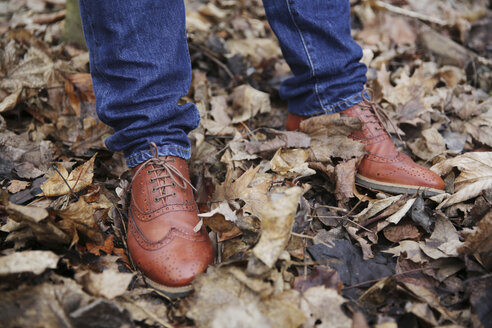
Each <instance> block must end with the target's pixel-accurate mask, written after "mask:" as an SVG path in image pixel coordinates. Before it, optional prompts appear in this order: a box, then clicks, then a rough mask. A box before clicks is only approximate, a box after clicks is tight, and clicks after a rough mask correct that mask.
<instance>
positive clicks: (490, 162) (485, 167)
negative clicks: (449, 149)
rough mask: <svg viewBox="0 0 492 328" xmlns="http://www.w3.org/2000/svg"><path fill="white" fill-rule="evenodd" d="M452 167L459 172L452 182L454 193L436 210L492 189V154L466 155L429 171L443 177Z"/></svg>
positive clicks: (435, 166)
mask: <svg viewBox="0 0 492 328" xmlns="http://www.w3.org/2000/svg"><path fill="white" fill-rule="evenodd" d="M454 167H456V168H457V169H458V170H460V171H461V173H460V175H459V176H458V177H457V178H456V179H455V180H454V187H455V193H454V194H453V195H451V197H449V198H448V199H446V200H445V201H444V202H442V203H441V204H439V206H438V207H437V208H438V209H439V208H443V207H448V206H451V205H453V204H456V203H459V202H463V201H466V200H468V199H471V198H474V197H476V196H478V195H479V194H480V193H481V192H482V191H483V190H486V189H489V188H492V152H473V153H466V154H463V155H460V156H456V157H454V158H450V159H447V160H445V161H442V162H440V163H438V164H436V165H434V166H433V167H431V170H432V171H434V172H436V173H437V174H439V175H441V176H444V175H447V174H448V173H449V172H451V170H452V169H453V168H454Z"/></svg>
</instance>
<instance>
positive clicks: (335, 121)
mask: <svg viewBox="0 0 492 328" xmlns="http://www.w3.org/2000/svg"><path fill="white" fill-rule="evenodd" d="M361 129H362V122H361V121H360V120H359V119H358V118H356V117H340V115H339V114H329V115H321V116H314V117H311V118H309V119H307V120H304V121H302V122H301V124H300V127H299V130H300V131H301V132H304V133H306V134H307V135H308V136H309V137H310V138H311V147H310V150H311V153H310V156H309V160H310V161H313V162H331V158H332V157H340V158H343V159H350V158H353V157H361V156H362V155H364V153H365V152H364V145H363V144H362V143H360V142H358V141H355V140H352V139H349V138H348V136H349V135H350V134H351V133H352V132H354V131H359V130H361Z"/></svg>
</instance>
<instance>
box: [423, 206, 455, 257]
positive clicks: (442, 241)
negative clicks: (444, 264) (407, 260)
mask: <svg viewBox="0 0 492 328" xmlns="http://www.w3.org/2000/svg"><path fill="white" fill-rule="evenodd" d="M425 244H426V246H427V247H434V248H437V249H438V250H440V251H441V252H443V253H444V254H446V255H447V256H450V257H456V256H458V248H460V247H461V246H462V245H463V242H461V241H460V237H459V235H458V232H457V231H456V228H455V227H454V225H453V224H452V223H451V222H450V221H449V220H448V219H447V218H445V217H444V216H443V215H440V216H438V217H437V219H436V223H435V226H434V231H433V232H432V235H431V236H430V238H428V239H427V240H426V241H425ZM424 252H425V250H424Z"/></svg>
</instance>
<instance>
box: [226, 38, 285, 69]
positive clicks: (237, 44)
mask: <svg viewBox="0 0 492 328" xmlns="http://www.w3.org/2000/svg"><path fill="white" fill-rule="evenodd" d="M227 48H228V49H229V51H230V52H231V53H232V54H241V55H243V56H248V57H249V58H251V61H252V62H253V64H255V65H258V64H260V62H261V61H262V60H263V59H268V58H276V57H280V54H281V51H280V48H279V46H278V43H277V42H275V41H274V40H272V39H265V38H254V39H230V40H228V41H227Z"/></svg>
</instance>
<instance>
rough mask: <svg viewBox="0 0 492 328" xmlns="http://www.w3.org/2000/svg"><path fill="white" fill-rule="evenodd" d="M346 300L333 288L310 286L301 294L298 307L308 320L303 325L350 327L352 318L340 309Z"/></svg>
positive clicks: (336, 327)
mask: <svg viewBox="0 0 492 328" xmlns="http://www.w3.org/2000/svg"><path fill="white" fill-rule="evenodd" d="M346 301H347V300H346V299H345V298H343V297H342V296H340V295H338V293H337V291H336V290H335V289H331V288H326V287H324V286H317V287H311V288H309V289H308V290H306V291H305V292H304V293H303V294H302V298H301V302H300V307H301V309H302V310H303V311H304V314H305V316H306V318H308V320H307V321H306V323H305V324H304V325H303V327H306V328H308V327H320V328H321V327H323V328H352V320H351V319H350V318H348V317H347V316H346V315H345V313H344V312H343V310H342V304H343V303H345V302H346Z"/></svg>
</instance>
